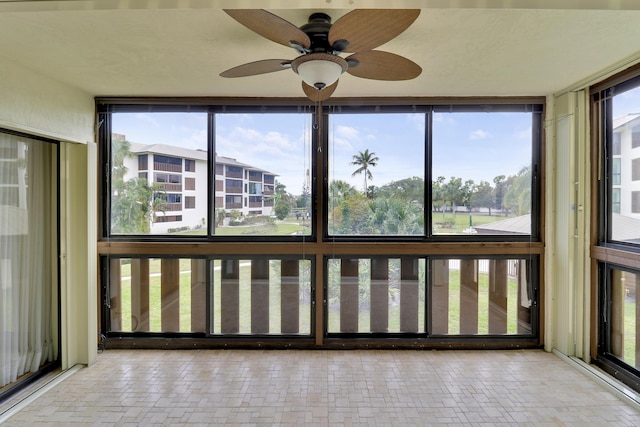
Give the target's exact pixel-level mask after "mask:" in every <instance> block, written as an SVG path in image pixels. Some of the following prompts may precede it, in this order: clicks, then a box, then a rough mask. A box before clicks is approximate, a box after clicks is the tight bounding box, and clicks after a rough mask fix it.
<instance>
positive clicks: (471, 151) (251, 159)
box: [112, 113, 531, 194]
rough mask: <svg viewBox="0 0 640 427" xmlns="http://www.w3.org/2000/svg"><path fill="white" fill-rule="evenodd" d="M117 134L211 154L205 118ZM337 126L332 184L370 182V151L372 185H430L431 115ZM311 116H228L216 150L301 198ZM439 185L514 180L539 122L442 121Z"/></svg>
mask: <svg viewBox="0 0 640 427" xmlns="http://www.w3.org/2000/svg"><path fill="white" fill-rule="evenodd" d="M113 117H114V119H113V127H112V129H113V132H116V133H121V134H125V135H126V137H127V140H129V141H131V142H137V143H142V144H167V145H175V146H179V147H183V148H190V149H203V150H206V148H207V117H206V114H203V113H189V114H187V113H118V114H114V115H113ZM332 117H333V119H332V120H331V122H330V126H329V138H330V139H329V141H330V142H329V152H328V153H323V155H328V156H329V158H330V162H329V164H330V165H331V167H330V170H329V179H341V180H345V181H347V182H349V183H350V184H351V185H353V186H355V187H356V188H358V189H361V188H362V186H363V176H362V175H356V176H355V177H352V176H351V174H352V172H353V171H354V170H355V169H356V166H353V165H350V162H351V161H352V157H353V155H355V154H357V153H358V152H360V151H364V150H365V149H368V150H369V151H373V152H374V153H375V155H376V156H377V157H378V158H379V161H378V166H376V167H374V168H372V173H373V180H372V181H370V182H369V185H376V186H382V185H385V184H387V183H389V182H391V181H394V180H399V179H403V178H409V177H412V176H418V177H421V178H424V176H423V174H424V171H423V169H424V166H423V164H424V157H425V151H424V150H425V148H424V128H425V122H424V115H422V114H404V113H402V114H371V115H368V114H336V115H333V116H332ZM313 131H314V129H313V123H312V122H311V118H310V115H309V114H288V115H284V114H221V115H218V116H217V119H216V135H217V140H216V150H217V152H218V154H219V155H223V156H227V157H232V158H235V159H236V160H238V161H240V162H242V163H247V164H250V165H252V166H255V167H258V168H261V169H265V170H268V171H270V172H273V173H276V174H278V175H280V176H279V177H278V180H279V181H281V182H282V183H284V184H285V185H286V186H287V191H289V192H290V193H293V194H299V193H300V192H301V190H302V185H303V183H304V179H305V171H306V170H308V168H309V167H310V158H311V155H312V153H310V135H311V132H313ZM433 143H434V148H433V165H434V171H433V176H434V178H435V177H437V176H439V175H442V176H445V177H446V178H447V180H448V179H449V178H450V177H452V176H455V177H460V178H463V180H467V179H473V180H474V181H475V182H476V183H477V182H479V181H481V180H485V181H489V182H492V180H493V178H494V177H495V176H496V175H500V174H503V175H513V174H515V173H517V172H518V170H520V169H521V168H522V167H523V166H526V165H528V164H529V162H530V159H531V114H525V113H436V114H435V115H434V129H433Z"/></svg>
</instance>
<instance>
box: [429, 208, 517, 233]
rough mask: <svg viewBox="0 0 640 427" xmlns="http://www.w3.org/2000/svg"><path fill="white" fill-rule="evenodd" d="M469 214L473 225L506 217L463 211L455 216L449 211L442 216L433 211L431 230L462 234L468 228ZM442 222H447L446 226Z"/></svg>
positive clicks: (488, 222)
mask: <svg viewBox="0 0 640 427" xmlns="http://www.w3.org/2000/svg"><path fill="white" fill-rule="evenodd" d="M469 216H471V218H472V221H473V226H474V227H476V226H479V225H484V224H490V223H492V222H496V221H502V220H504V219H507V217H504V216H498V215H484V214H465V213H457V214H456V215H455V217H454V216H453V214H451V213H446V214H445V215H444V217H443V215H442V213H439V212H433V213H432V221H433V229H434V230H433V231H434V233H437V234H463V233H464V232H463V230H466V229H467V228H469ZM444 222H447V223H448V225H447V226H446V227H445V226H444V225H443V223H444Z"/></svg>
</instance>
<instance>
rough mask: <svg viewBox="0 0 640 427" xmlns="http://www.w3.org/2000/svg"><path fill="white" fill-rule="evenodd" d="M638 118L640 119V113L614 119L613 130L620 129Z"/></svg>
mask: <svg viewBox="0 0 640 427" xmlns="http://www.w3.org/2000/svg"><path fill="white" fill-rule="evenodd" d="M638 117H640V113H630V114H627V115H625V116H621V117H618V118H617V119H613V129H614V130H616V129H618V128H619V127H622V126H624V125H626V124H628V123H631V122H632V121H634V120H635V119H637V118H638Z"/></svg>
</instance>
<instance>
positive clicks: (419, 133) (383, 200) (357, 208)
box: [327, 114, 425, 236]
mask: <svg viewBox="0 0 640 427" xmlns="http://www.w3.org/2000/svg"><path fill="white" fill-rule="evenodd" d="M424 157H425V115H424V114H333V115H331V116H330V118H329V176H328V180H329V200H328V216H329V217H328V224H327V227H328V232H329V234H330V235H360V236H362V235H396V236H398V235H422V234H424V192H425V189H424Z"/></svg>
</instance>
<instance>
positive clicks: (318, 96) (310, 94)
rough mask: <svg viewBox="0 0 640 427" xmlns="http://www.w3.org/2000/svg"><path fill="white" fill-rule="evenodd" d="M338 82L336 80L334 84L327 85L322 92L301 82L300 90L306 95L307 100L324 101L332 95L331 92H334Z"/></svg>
mask: <svg viewBox="0 0 640 427" xmlns="http://www.w3.org/2000/svg"><path fill="white" fill-rule="evenodd" d="M338 81H339V80H336V82H335V83H334V84H332V85H329V86H327V87H325V88H324V89H322V90H318V89H316V88H315V87H313V86H310V85H308V84H306V83H305V82H302V90H303V91H304V94H305V95H307V98H309V99H310V100H312V101H314V102H319V101H325V100H327V99H329V98H330V97H331V95H333V92H335V90H336V88H337V87H338Z"/></svg>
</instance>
